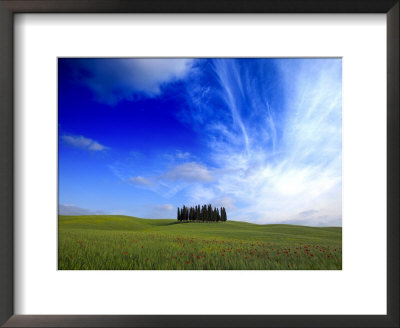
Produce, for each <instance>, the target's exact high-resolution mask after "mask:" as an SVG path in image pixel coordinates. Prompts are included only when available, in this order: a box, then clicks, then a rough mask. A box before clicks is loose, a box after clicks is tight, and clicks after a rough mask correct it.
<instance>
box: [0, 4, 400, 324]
mask: <svg viewBox="0 0 400 328" xmlns="http://www.w3.org/2000/svg"><path fill="white" fill-rule="evenodd" d="M399 8H400V5H399V0H201V1H200V0H197V1H194V0H192V1H189V0H132V1H131V0H86V1H83V0H58V1H57V0H25V1H20V0H0V152H1V155H0V324H2V325H3V326H4V327H167V326H168V327H169V326H174V327H199V326H206V327H223V326H224V327H399V199H400V197H399V196H400V195H399V185H400V180H399V150H400V143H399V140H400V138H399V135H400V134H399V121H400V119H399V28H400V26H399ZM16 13H385V14H386V16H387V315H326V316H324V315H289V316H284V315H250V316H243V315H240V316H226V315H212V316H209V315H195V316H189V315H158V316H157V315H149V316H147V315H131V316H130V315H116V316H113V315H93V316H91V315H15V314H14V306H13V303H14V296H13V290H14V288H13V285H14V279H13V277H14V270H13V242H14V240H13V221H14V209H13V206H14V195H13V193H14V168H13V167H14V160H13V156H14V136H13V134H14V126H13V124H14V120H13V17H14V14H16ZM360 119H361V118H360ZM365 288H368V286H365Z"/></svg>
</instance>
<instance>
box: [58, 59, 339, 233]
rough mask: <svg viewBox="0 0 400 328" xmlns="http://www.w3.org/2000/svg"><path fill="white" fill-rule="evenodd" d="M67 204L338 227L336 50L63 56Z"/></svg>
mask: <svg viewBox="0 0 400 328" xmlns="http://www.w3.org/2000/svg"><path fill="white" fill-rule="evenodd" d="M58 97H59V103H58V105H59V106H58V109H59V114H58V115H59V116H58V117H59V209H60V213H61V214H71V215H72V214H97V213H107V214H124V215H132V216H138V217H145V218H175V217H176V207H177V206H182V205H183V204H185V205H188V206H191V205H196V204H204V203H211V204H213V205H215V206H224V207H225V208H226V209H227V214H228V219H232V220H240V221H248V222H253V223H259V224H266V223H291V224H304V225H312V226H340V225H341V222H342V191H341V190H342V63H341V60H340V59H283V58H282V59H267V58H265V59H258V58H249V59H245V58H241V59H239V58H236V59H229V58H226V59H222V58H218V59H206V58H201V59H111V58H110V59H89V58H88V59H78V58H69V59H68V58H64V59H59V62H58Z"/></svg>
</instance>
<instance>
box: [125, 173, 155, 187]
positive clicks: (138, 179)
mask: <svg viewBox="0 0 400 328" xmlns="http://www.w3.org/2000/svg"><path fill="white" fill-rule="evenodd" d="M128 180H129V182H130V183H133V184H137V185H142V186H153V185H154V183H153V182H152V181H150V180H149V179H146V178H143V177H142V176H140V175H138V176H137V177H131V178H129V179H128Z"/></svg>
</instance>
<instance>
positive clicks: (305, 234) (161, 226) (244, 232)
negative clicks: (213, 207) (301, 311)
mask: <svg viewBox="0 0 400 328" xmlns="http://www.w3.org/2000/svg"><path fill="white" fill-rule="evenodd" d="M58 227H59V230H58V269H59V270H187V269H189V270H341V269H342V228H340V227H329V228H319V227H318V228H317V227H305V226H295V225H279V224H276V225H256V224H251V223H246V222H238V221H228V222H222V223H221V222H220V223H177V221H176V220H153V219H139V218H134V217H129V216H117V215H88V216H62V215H60V216H59V220H58Z"/></svg>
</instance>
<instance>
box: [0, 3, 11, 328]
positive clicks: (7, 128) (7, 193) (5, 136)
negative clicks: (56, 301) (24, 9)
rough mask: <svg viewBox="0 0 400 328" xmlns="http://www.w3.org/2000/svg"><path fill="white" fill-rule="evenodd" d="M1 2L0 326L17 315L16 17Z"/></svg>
mask: <svg viewBox="0 0 400 328" xmlns="http://www.w3.org/2000/svg"><path fill="white" fill-rule="evenodd" d="M12 16H13V15H12V12H11V11H10V10H9V9H7V8H6V7H5V6H4V5H3V4H2V3H0V31H1V33H0V151H1V154H0V325H1V324H3V323H4V322H5V321H6V320H7V319H8V318H9V317H10V316H11V315H12V314H13V312H14V296H13V293H14V291H13V289H14V288H13V287H14V286H13V280H14V274H13V273H14V270H13V265H14V263H13V222H14V213H13V212H14V208H13V207H14V195H13V193H14V191H13V190H14V179H13V171H14V168H13V163H14V145H13V133H14V132H13V131H14V129H13V113H14V111H13V83H12V81H13V59H12V58H13V17H12Z"/></svg>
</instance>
